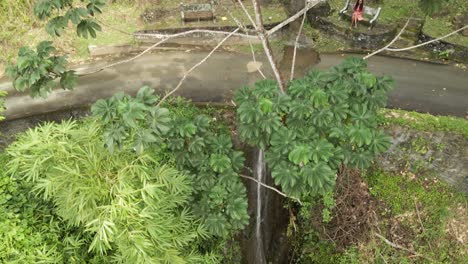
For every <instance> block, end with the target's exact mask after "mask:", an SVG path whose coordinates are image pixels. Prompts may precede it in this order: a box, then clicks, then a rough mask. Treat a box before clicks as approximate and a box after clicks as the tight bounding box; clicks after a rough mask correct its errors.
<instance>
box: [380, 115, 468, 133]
mask: <svg viewBox="0 0 468 264" xmlns="http://www.w3.org/2000/svg"><path fill="white" fill-rule="evenodd" d="M379 123H380V124H382V125H389V124H397V125H401V126H405V127H410V128H414V129H416V130H420V131H445V132H451V133H456V134H460V135H463V136H464V137H465V138H468V120H466V119H463V118H460V117H453V116H433V115H430V114H424V113H417V112H408V111H404V110H395V109H392V110H390V109H384V110H383V111H381V114H380V115H379Z"/></svg>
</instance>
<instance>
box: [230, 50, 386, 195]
mask: <svg viewBox="0 0 468 264" xmlns="http://www.w3.org/2000/svg"><path fill="white" fill-rule="evenodd" d="M366 67H367V65H366V63H365V61H363V60H362V59H357V58H348V59H346V60H345V61H344V62H343V63H342V64H340V65H338V66H335V67H333V68H332V69H331V70H329V71H326V72H321V71H317V70H314V71H311V72H310V73H308V74H307V75H306V76H305V77H304V78H303V79H298V80H294V81H292V82H291V83H290V84H289V86H288V89H287V92H286V94H282V93H280V91H279V89H278V87H277V85H276V83H275V82H274V81H271V80H266V81H261V82H258V83H256V84H255V86H254V87H253V88H250V87H243V88H241V89H239V90H238V91H237V92H236V95H235V101H236V104H237V105H238V109H237V123H238V130H239V134H240V137H241V138H242V139H243V140H245V141H246V142H248V143H249V144H251V145H254V146H257V147H259V148H261V149H264V150H266V161H267V165H268V166H269V168H270V169H271V172H272V177H273V178H274V180H275V183H276V184H278V185H280V186H281V187H282V189H283V190H284V191H285V192H286V193H287V194H289V195H291V196H295V197H299V196H301V195H317V194H322V195H323V194H325V193H326V192H329V191H331V190H332V189H333V186H334V184H335V179H336V172H337V170H338V169H339V167H340V166H341V165H342V164H344V165H347V166H350V167H357V168H366V167H367V166H369V165H370V163H371V162H372V160H373V157H374V156H375V155H376V154H378V153H381V152H383V151H385V150H386V149H387V147H388V146H389V144H390V142H389V138H388V137H387V136H386V135H385V134H384V133H383V132H382V131H381V130H380V129H378V122H377V115H376V113H377V110H378V109H379V108H381V107H383V106H385V104H386V100H387V95H386V93H387V91H388V90H389V89H390V88H391V87H392V84H393V82H392V80H391V79H390V78H389V77H386V76H383V77H376V76H374V75H373V74H371V73H369V72H368V71H367V70H366Z"/></svg>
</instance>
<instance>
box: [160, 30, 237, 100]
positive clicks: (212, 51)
mask: <svg viewBox="0 0 468 264" xmlns="http://www.w3.org/2000/svg"><path fill="white" fill-rule="evenodd" d="M239 29H240V28H237V29H236V30H234V31H233V32H231V34H229V35H227V36H226V37H225V38H224V39H223V40H221V41H220V42H219V43H218V45H216V47H214V48H213V49H212V50H211V51H210V53H208V55H206V57H205V58H203V59H202V60H201V61H200V62H198V63H197V64H195V65H193V67H192V68H190V69H189V70H188V71H187V72H186V73H185V74H184V76H182V79H180V81H179V83H178V84H177V86H176V87H175V88H174V89H172V91H170V92H169V93H167V94H166V95H165V96H164V97H163V98H162V99H161V100H160V101H159V102H158V104H157V106H159V105H160V104H161V103H162V102H163V101H164V100H166V98H168V97H169V96H171V95H172V94H174V93H175V92H176V91H177V90H178V89H179V88H180V86H182V84H183V83H184V81H185V79H187V76H188V75H189V74H190V73H191V72H192V71H193V70H195V69H196V68H197V67H198V66H200V65H202V64H203V63H204V62H205V61H206V60H208V58H209V57H211V55H213V53H214V52H215V51H216V50H217V49H218V48H219V47H221V45H223V43H224V42H226V40H228V39H229V38H230V37H231V36H232V35H234V34H235V33H236V32H237V31H239Z"/></svg>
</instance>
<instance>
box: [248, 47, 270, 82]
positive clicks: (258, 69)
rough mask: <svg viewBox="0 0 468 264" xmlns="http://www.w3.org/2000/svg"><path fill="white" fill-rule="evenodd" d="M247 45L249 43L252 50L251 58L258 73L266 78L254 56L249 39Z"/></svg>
mask: <svg viewBox="0 0 468 264" xmlns="http://www.w3.org/2000/svg"><path fill="white" fill-rule="evenodd" d="M249 45H250V51H251V52H252V58H253V61H254V63H255V67H256V68H257V71H258V73H260V75H261V76H262V77H263V79H266V76H265V74H263V72H262V70H261V69H260V66H259V65H258V62H257V58H256V57H255V51H254V48H253V45H252V42H251V41H250V39H249Z"/></svg>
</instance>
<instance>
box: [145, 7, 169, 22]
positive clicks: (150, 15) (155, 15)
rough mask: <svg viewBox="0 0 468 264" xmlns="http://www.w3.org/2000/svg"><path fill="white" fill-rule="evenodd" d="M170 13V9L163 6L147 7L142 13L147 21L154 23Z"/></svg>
mask: <svg viewBox="0 0 468 264" xmlns="http://www.w3.org/2000/svg"><path fill="white" fill-rule="evenodd" d="M167 14H168V11H167V10H165V9H161V8H153V9H146V10H145V11H144V12H143V13H142V14H141V15H140V17H141V19H142V20H143V21H144V22H145V23H154V22H156V21H158V20H160V19H162V18H164V17H165V16H166V15H167Z"/></svg>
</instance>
